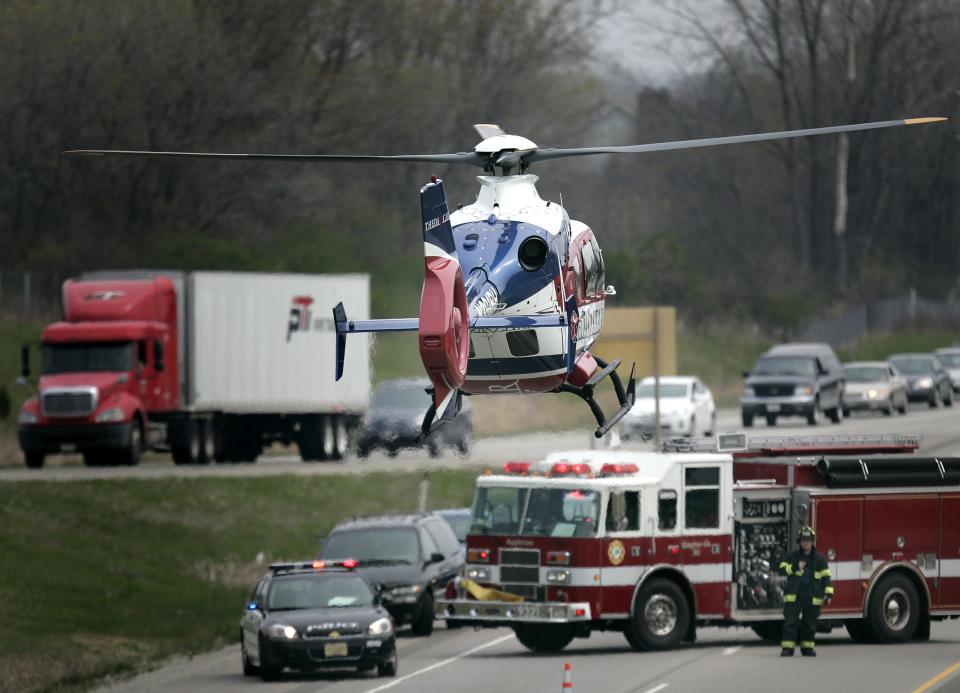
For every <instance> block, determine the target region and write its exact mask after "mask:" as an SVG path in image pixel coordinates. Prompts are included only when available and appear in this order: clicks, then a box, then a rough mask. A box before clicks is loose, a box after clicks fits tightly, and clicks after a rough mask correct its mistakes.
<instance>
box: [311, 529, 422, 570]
mask: <svg viewBox="0 0 960 693" xmlns="http://www.w3.org/2000/svg"><path fill="white" fill-rule="evenodd" d="M320 557H321V558H324V559H326V560H330V561H335V560H339V559H343V558H355V559H357V560H358V561H360V562H361V563H364V562H367V563H370V562H373V561H377V562H395V563H417V562H419V560H420V543H419V542H418V541H417V532H416V530H415V529H413V527H397V528H391V527H376V528H373V527H371V528H369V529H348V530H345V531H341V532H334V533H333V534H331V535H330V538H329V539H327V541H326V542H325V543H324V545H323V551H322V554H321V556H320Z"/></svg>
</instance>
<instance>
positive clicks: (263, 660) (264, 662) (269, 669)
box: [260, 640, 280, 681]
mask: <svg viewBox="0 0 960 693" xmlns="http://www.w3.org/2000/svg"><path fill="white" fill-rule="evenodd" d="M260 678H261V679H263V680H264V681H277V680H279V679H280V667H278V666H275V665H274V664H272V663H271V662H270V658H269V657H268V656H267V653H266V650H265V648H264V646H263V640H261V641H260Z"/></svg>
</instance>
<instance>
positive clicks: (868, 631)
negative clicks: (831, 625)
mask: <svg viewBox="0 0 960 693" xmlns="http://www.w3.org/2000/svg"><path fill="white" fill-rule="evenodd" d="M843 625H845V626H846V627H847V632H848V633H849V634H850V639H851V640H853V641H854V642H855V643H860V644H861V645H870V644H872V643H875V642H876V641H877V636H876V635H874V633H873V629H872V628H871V627H870V623H869V622H867V620H866V619H862V618H851V619H848V620H846V621H844V622H843Z"/></svg>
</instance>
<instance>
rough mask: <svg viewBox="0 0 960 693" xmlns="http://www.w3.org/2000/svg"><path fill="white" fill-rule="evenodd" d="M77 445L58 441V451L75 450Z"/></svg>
mask: <svg viewBox="0 0 960 693" xmlns="http://www.w3.org/2000/svg"><path fill="white" fill-rule="evenodd" d="M76 451H77V446H76V444H75V443H60V452H76Z"/></svg>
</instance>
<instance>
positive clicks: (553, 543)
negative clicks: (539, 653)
mask: <svg viewBox="0 0 960 693" xmlns="http://www.w3.org/2000/svg"><path fill="white" fill-rule="evenodd" d="M919 444H920V439H919V438H918V437H917V436H905V435H879V436H877V435H874V436H826V437H810V438H800V437H777V438H746V437H744V436H743V435H742V434H737V435H736V436H729V437H728V436H721V437H718V439H710V440H693V441H690V440H687V441H683V442H677V441H668V442H667V443H666V444H665V446H664V450H663V451H661V452H636V451H623V450H586V451H572V452H562V453H553V454H551V455H548V456H547V457H546V458H545V459H544V460H541V461H537V462H525V461H513V462H507V463H506V464H505V465H504V467H503V471H502V473H499V474H494V473H492V472H490V471H488V472H487V473H485V474H484V475H482V476H480V477H479V478H478V480H477V489H476V495H475V499H474V505H473V515H472V526H471V530H470V533H469V535H468V537H467V564H466V566H465V568H464V572H463V575H462V576H461V578H460V579H459V580H458V581H456V582H455V583H451V586H450V587H448V590H447V593H446V594H445V595H444V598H442V599H438V600H437V606H438V609H437V611H438V616H439V617H441V618H446V619H448V620H450V621H453V622H461V623H467V624H472V625H476V626H502V625H509V626H512V627H513V628H514V630H515V631H516V633H517V637H518V638H519V639H520V640H521V642H523V643H524V644H525V645H526V646H527V647H529V648H530V649H534V650H558V649H561V648H562V647H564V646H565V645H566V644H568V643H569V642H570V640H572V639H573V638H574V637H587V636H589V634H590V633H591V632H592V631H594V630H622V631H623V632H624V633H625V634H626V636H627V640H628V641H629V642H630V644H631V645H632V646H634V647H635V648H637V649H664V648H669V647H673V646H675V645H677V644H678V643H679V642H680V641H681V640H683V639H692V638H694V637H695V629H696V626H697V625H707V624H713V625H734V624H743V625H750V626H751V627H753V628H754V630H756V631H757V632H758V633H760V634H761V635H763V636H764V637H766V636H771V637H774V638H777V637H779V632H778V630H777V629H778V628H779V625H778V624H779V620H780V619H781V618H782V607H783V580H782V578H781V577H779V576H777V575H775V574H774V570H773V569H772V566H777V565H779V559H780V557H781V556H782V555H784V554H785V553H787V552H789V551H790V550H792V548H793V544H794V538H795V537H796V533H797V530H798V529H799V527H800V526H802V525H804V524H810V525H813V526H814V527H815V528H816V530H817V537H818V548H819V550H820V551H821V553H823V554H824V555H826V556H827V558H828V562H829V566H830V570H831V572H832V577H833V584H834V586H835V588H836V593H835V596H834V599H833V601H832V602H831V604H830V606H829V607H827V608H825V610H824V614H823V617H822V618H824V619H826V620H827V621H829V622H831V623H834V624H839V623H846V624H847V625H848V629H849V630H850V631H851V633H852V634H853V633H856V634H858V635H859V636H862V637H863V639H867V638H873V639H877V640H881V641H889V642H893V641H898V640H905V639H909V638H911V637H914V638H915V637H923V636H924V635H925V634H929V624H930V621H931V620H937V619H942V618H946V617H954V616H960V459H958V458H955V457H944V458H930V457H921V456H917V455H914V454H913V453H914V451H915V450H917V449H918V447H919ZM881 453H884V454H881ZM774 631H777V632H776V633H774Z"/></svg>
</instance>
